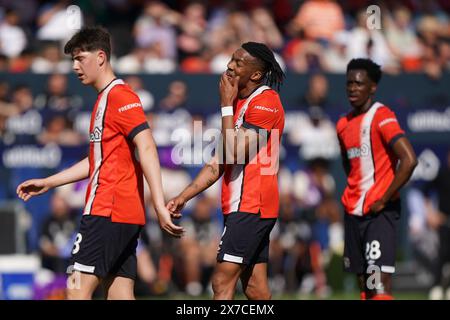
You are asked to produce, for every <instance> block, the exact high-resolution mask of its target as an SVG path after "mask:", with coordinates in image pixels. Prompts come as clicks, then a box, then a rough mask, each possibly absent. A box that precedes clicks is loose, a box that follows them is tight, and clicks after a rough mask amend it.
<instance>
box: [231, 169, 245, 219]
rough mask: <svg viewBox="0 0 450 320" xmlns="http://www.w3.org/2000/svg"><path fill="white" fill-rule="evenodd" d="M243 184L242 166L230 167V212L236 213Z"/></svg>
mask: <svg viewBox="0 0 450 320" xmlns="http://www.w3.org/2000/svg"><path fill="white" fill-rule="evenodd" d="M243 183H244V165H243V164H234V165H232V166H231V175H230V190H231V195H230V212H235V211H238V209H239V202H240V201H241V191H242V184H243Z"/></svg>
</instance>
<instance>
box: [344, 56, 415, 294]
mask: <svg viewBox="0 0 450 320" xmlns="http://www.w3.org/2000/svg"><path fill="white" fill-rule="evenodd" d="M381 75H382V72H381V68H380V66H379V65H377V64H376V63H374V62H373V61H371V60H369V59H353V60H351V61H350V62H349V64H348V65H347V96H348V100H349V102H350V104H351V105H352V107H353V111H351V112H350V113H348V114H347V115H346V116H344V117H342V118H340V119H339V121H338V123H337V126H336V130H337V135H338V139H339V143H340V146H341V153H342V160H343V165H344V169H345V171H346V174H347V187H346V188H345V190H344V193H343V195H342V203H343V205H344V209H345V249H344V269H345V270H346V271H348V272H353V273H356V274H357V276H358V279H359V285H360V290H361V298H362V299H366V298H367V299H383V300H387V299H392V290H391V281H392V274H393V273H394V272H395V248H396V230H397V224H398V220H399V218H400V198H399V190H400V188H401V187H402V186H403V185H404V184H405V183H406V182H407V181H408V180H409V178H410V177H411V174H412V172H413V170H414V168H415V167H416V165H417V159H416V155H415V153H414V150H413V148H412V146H411V144H410V142H409V141H408V139H407V138H406V137H405V134H404V131H403V130H402V129H401V128H400V125H399V123H398V121H397V118H396V116H395V114H394V112H393V111H392V110H391V109H390V108H388V107H387V106H385V105H383V104H381V103H379V102H375V101H374V99H373V95H374V94H375V92H376V90H377V85H378V82H379V81H380V79H381ZM374 272H376V274H374ZM372 274H374V277H371V275H372ZM378 279H380V280H381V281H378V282H380V283H376V282H377V280H378Z"/></svg>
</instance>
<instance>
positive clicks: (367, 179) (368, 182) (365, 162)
mask: <svg viewBox="0 0 450 320" xmlns="http://www.w3.org/2000/svg"><path fill="white" fill-rule="evenodd" d="M382 106H383V105H382V104H381V103H379V102H375V103H374V104H373V105H372V107H371V108H370V109H369V111H367V113H366V114H365V115H364V118H363V120H362V122H361V128H360V142H361V144H360V150H361V157H360V158H359V161H360V167H361V183H360V185H359V188H360V190H361V196H360V198H359V199H358V202H357V203H356V206H355V209H354V210H353V212H352V213H353V214H354V215H357V216H362V215H363V209H364V208H363V205H364V200H365V198H366V193H367V191H369V189H370V188H371V187H372V186H373V184H374V183H375V167H374V161H373V155H372V141H371V139H370V135H371V128H372V121H373V118H374V117H375V113H376V112H377V110H378V108H379V107H382Z"/></svg>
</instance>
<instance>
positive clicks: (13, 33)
mask: <svg viewBox="0 0 450 320" xmlns="http://www.w3.org/2000/svg"><path fill="white" fill-rule="evenodd" d="M72 4H75V5H77V6H78V8H79V10H78V9H74V8H73V7H70V5H72ZM372 4H376V5H378V8H379V9H380V15H379V16H377V17H375V16H373V15H372V14H374V12H373V11H370V12H367V8H368V7H369V6H370V5H372ZM449 10H450V5H449V3H448V1H445V0H423V1H416V0H402V1H391V0H380V1H367V0H352V1H332V0H306V1H301V0H244V1H227V0H214V1H201V0H195V1H188V0H185V1H171V0H167V1H156V0H155V1H145V0H118V1H94V2H92V1H83V0H80V1H67V0H59V1H56V0H55V1H37V0H24V1H12V0H10V1H8V0H2V1H0V71H8V72H14V73H20V72H27V71H31V72H36V73H51V72H60V73H67V72H70V68H71V63H70V60H69V59H68V57H64V56H63V55H62V50H61V48H62V46H63V45H64V43H65V41H67V39H68V38H70V36H71V35H72V34H73V33H74V32H75V31H76V30H75V29H73V27H74V26H82V25H88V24H101V25H103V26H105V27H107V28H108V30H109V31H110V32H111V33H112V37H113V46H114V50H113V51H114V54H115V55H114V57H113V66H114V68H115V69H116V71H117V72H119V73H127V74H128V73H160V74H167V73H172V72H175V71H182V72H186V73H221V72H223V70H224V69H225V66H226V63H227V61H228V59H229V57H230V55H231V54H232V52H233V51H234V50H235V49H236V48H237V47H239V46H240V44H242V43H243V42H246V41H249V40H251V41H259V42H264V43H266V44H267V45H268V46H269V47H270V48H271V49H273V50H274V51H275V52H276V54H277V59H278V60H279V62H280V64H281V65H282V66H283V68H284V69H285V70H288V71H290V72H296V73H305V72H311V71H322V72H332V73H343V72H344V71H345V67H346V63H347V61H349V59H350V58H352V57H370V58H372V59H373V60H374V61H376V62H377V63H379V64H381V65H382V66H383V68H384V70H385V72H390V73H399V72H425V73H427V74H429V75H430V76H432V77H439V75H440V74H441V73H442V72H443V71H446V70H449V67H450V64H449V61H450V44H449V39H450V25H449ZM375 13H377V12H375ZM74 19H75V20H79V23H78V24H77V23H74V21H75V20H74ZM374 19H379V21H378V22H377V21H376V20H374ZM371 23H372V24H373V26H375V27H376V26H378V27H379V29H378V28H375V29H369V28H367V26H368V24H371Z"/></svg>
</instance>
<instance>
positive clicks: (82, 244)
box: [68, 215, 142, 280]
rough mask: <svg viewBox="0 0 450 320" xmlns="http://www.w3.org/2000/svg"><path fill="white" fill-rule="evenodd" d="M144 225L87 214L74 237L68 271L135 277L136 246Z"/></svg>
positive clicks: (103, 276) (104, 276) (99, 275)
mask: <svg viewBox="0 0 450 320" xmlns="http://www.w3.org/2000/svg"><path fill="white" fill-rule="evenodd" d="M141 229H142V226H140V225H137V224H126V223H116V222H112V221H111V218H109V217H100V216H94V215H84V216H83V217H82V218H81V224H80V230H79V232H78V234H77V237H76V239H75V243H74V246H73V250H72V258H71V263H70V267H69V269H68V273H71V272H72V271H73V270H75V271H80V272H83V273H90V274H94V275H96V276H98V277H99V278H102V279H104V278H106V277H108V276H121V277H125V278H130V279H133V280H134V279H136V274H137V260H136V246H137V241H138V238H139V234H140V231H141Z"/></svg>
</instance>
